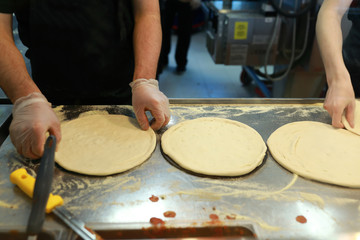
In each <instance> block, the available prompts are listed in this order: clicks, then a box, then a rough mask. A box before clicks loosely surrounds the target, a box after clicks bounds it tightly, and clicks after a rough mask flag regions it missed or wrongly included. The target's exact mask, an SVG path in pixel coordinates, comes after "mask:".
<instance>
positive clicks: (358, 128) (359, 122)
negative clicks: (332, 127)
mask: <svg viewBox="0 0 360 240" xmlns="http://www.w3.org/2000/svg"><path fill="white" fill-rule="evenodd" d="M355 104H356V106H355V119H354V120H355V121H354V122H355V127H354V128H352V127H350V124H349V123H348V121H347V120H346V117H345V114H344V115H343V116H342V122H343V123H344V126H345V128H346V129H347V130H349V131H351V132H353V133H356V134H358V135H360V100H356V101H355Z"/></svg>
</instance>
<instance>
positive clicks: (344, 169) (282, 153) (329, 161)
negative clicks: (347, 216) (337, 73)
mask: <svg viewBox="0 0 360 240" xmlns="http://www.w3.org/2000/svg"><path fill="white" fill-rule="evenodd" d="M267 144H268V147H269V150H270V152H271V155H272V156H273V157H274V158H275V160H276V161H277V162H278V163H279V164H281V165H282V166H283V167H284V168H286V169H288V170H289V171H291V172H293V173H296V174H298V175H300V176H302V177H305V178H309V179H313V180H317V181H320V182H324V183H331V184H336V185H340V186H347V187H354V188H359V187H360V174H359V169H360V158H359V156H360V136H359V135H356V134H354V133H352V132H349V131H347V130H345V129H336V128H334V127H332V126H331V125H329V124H325V123H320V122H313V121H301V122H293V123H289V124H286V125H284V126H282V127H280V128H278V129H277V130H276V131H275V132H273V133H272V134H271V135H270V137H269V139H268V141H267Z"/></svg>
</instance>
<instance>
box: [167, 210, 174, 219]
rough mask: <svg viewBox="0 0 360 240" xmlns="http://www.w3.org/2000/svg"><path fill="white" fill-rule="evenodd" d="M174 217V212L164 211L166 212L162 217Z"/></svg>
mask: <svg viewBox="0 0 360 240" xmlns="http://www.w3.org/2000/svg"><path fill="white" fill-rule="evenodd" d="M175 216H176V213H175V212H174V211H166V212H164V217H167V218H174V217H175Z"/></svg>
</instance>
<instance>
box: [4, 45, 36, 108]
mask: <svg viewBox="0 0 360 240" xmlns="http://www.w3.org/2000/svg"><path fill="white" fill-rule="evenodd" d="M0 52H1V58H0V87H1V88H2V89H3V91H4V92H5V94H6V95H7V96H8V97H9V98H10V100H11V101H12V102H15V100H16V99H18V98H20V97H22V96H26V95H28V94H30V93H32V92H40V90H39V89H38V87H37V86H36V85H35V83H34V82H33V81H32V79H31V77H30V76H29V74H28V72H27V69H26V66H25V62H24V59H23V58H22V55H21V53H20V52H19V51H18V49H17V48H16V46H15V45H11V44H9V43H6V42H5V41H3V40H0Z"/></svg>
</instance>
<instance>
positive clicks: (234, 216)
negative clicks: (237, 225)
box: [226, 214, 236, 220]
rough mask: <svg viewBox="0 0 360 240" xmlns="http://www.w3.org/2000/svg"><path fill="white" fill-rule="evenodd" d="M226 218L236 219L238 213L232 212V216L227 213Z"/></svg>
mask: <svg viewBox="0 0 360 240" xmlns="http://www.w3.org/2000/svg"><path fill="white" fill-rule="evenodd" d="M226 219H228V220H235V219H236V215H235V214H231V215H230V216H229V215H227V216H226Z"/></svg>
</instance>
